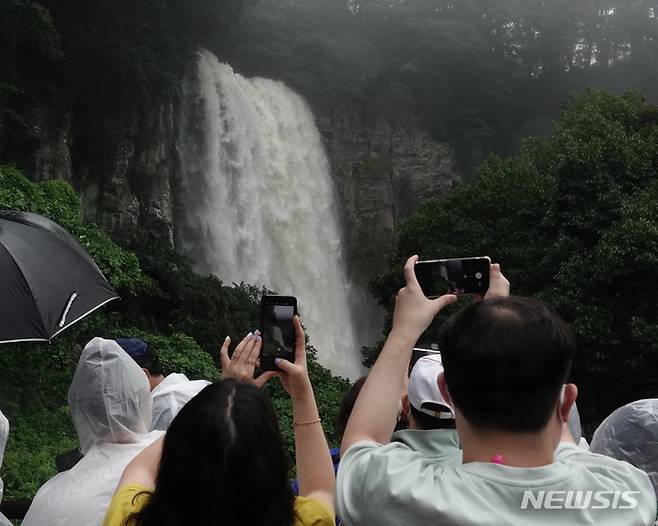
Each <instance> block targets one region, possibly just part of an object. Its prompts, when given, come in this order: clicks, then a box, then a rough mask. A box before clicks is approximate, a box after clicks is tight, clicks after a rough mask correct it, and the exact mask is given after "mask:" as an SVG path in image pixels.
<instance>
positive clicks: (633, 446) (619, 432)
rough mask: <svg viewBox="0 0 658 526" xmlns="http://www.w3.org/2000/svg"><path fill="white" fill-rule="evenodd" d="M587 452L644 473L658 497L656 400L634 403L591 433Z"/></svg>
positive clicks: (618, 410) (657, 401) (657, 402)
mask: <svg viewBox="0 0 658 526" xmlns="http://www.w3.org/2000/svg"><path fill="white" fill-rule="evenodd" d="M590 451H591V452H592V453H599V454H601V455H606V456H608V457H612V458H616V459H618V460H625V461H626V462H629V463H630V464H633V465H634V466H635V467H636V468H639V469H641V470H643V471H644V472H645V473H646V474H647V475H649V478H650V479H651V483H652V484H653V488H654V490H655V491H656V492H657V493H658V398H650V399H646V400H637V401H635V402H631V403H630V404H626V405H625V406H622V407H620V408H619V409H617V410H616V411H614V412H613V413H612V414H611V415H610V416H608V417H607V418H606V419H605V420H604V421H603V423H602V424H601V425H600V426H599V427H598V428H597V430H596V431H595V432H594V436H593V437H592V443H591V444H590Z"/></svg>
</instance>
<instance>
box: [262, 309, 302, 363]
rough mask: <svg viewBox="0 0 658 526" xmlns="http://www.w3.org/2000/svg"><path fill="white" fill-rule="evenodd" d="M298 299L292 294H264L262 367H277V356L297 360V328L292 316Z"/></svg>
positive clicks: (295, 311)
mask: <svg viewBox="0 0 658 526" xmlns="http://www.w3.org/2000/svg"><path fill="white" fill-rule="evenodd" d="M296 313H297V300H296V299H295V298H293V297H292V296H263V300H262V303H261V314H262V316H261V329H260V330H261V333H262V338H263V346H262V348H261V358H260V362H261V367H260V368H261V369H263V370H273V369H277V367H276V365H275V364H274V359H275V358H285V359H286V360H288V361H290V362H294V361H295V328H294V326H293V324H292V318H293V316H295V314H296Z"/></svg>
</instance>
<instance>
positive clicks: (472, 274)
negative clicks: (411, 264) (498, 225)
mask: <svg viewBox="0 0 658 526" xmlns="http://www.w3.org/2000/svg"><path fill="white" fill-rule="evenodd" d="M490 267H491V259H489V257H488V256H483V257H468V258H454V259H434V260H429V261H418V262H416V266H415V269H414V271H415V273H416V278H417V279H418V283H419V284H420V288H421V289H422V290H423V293H424V294H425V296H427V297H428V298H437V297H439V296H442V295H443V294H480V295H484V294H485V293H486V292H487V289H488V288H489V272H490Z"/></svg>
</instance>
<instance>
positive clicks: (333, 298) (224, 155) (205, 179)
mask: <svg viewBox="0 0 658 526" xmlns="http://www.w3.org/2000/svg"><path fill="white" fill-rule="evenodd" d="M183 90H184V94H183V103H182V107H181V120H180V123H181V126H180V130H179V137H178V148H179V154H180V174H179V177H178V183H179V184H178V187H179V188H178V192H179V196H180V198H179V199H178V202H179V203H185V204H184V207H182V210H180V213H179V214H178V216H179V218H178V223H179V225H178V232H177V244H178V248H179V249H180V250H181V251H182V252H183V253H184V254H186V255H188V256H190V257H191V259H192V260H193V261H194V262H195V265H196V268H197V270H198V271H200V272H205V273H213V274H215V275H216V276H218V277H219V278H220V279H222V280H223V281H224V282H228V283H231V282H235V283H240V282H246V283H252V284H255V285H258V286H262V285H264V286H266V287H267V288H269V289H271V290H274V291H276V292H277V293H278V294H283V295H293V296H296V297H297V299H298V302H299V310H300V313H301V314H302V318H303V321H304V325H305V326H306V327H307V329H308V331H309V335H310V338H311V344H312V345H313V346H314V347H316V348H317V349H318V353H319V358H320V361H321V362H322V363H323V364H324V365H326V366H327V367H329V368H330V369H331V370H332V371H333V372H334V373H336V374H341V375H343V376H348V377H351V378H355V377H357V376H358V375H359V374H360V373H361V370H362V369H361V366H360V361H361V354H360V345H359V344H358V343H357V339H358V338H357V337H356V331H355V327H354V322H353V316H352V309H351V308H350V294H351V293H352V292H353V289H352V287H351V285H350V284H349V282H348V280H347V278H346V275H345V265H344V257H343V252H342V244H341V236H340V228H339V222H338V219H337V210H336V207H335V205H334V191H333V187H332V180H331V175H330V171H329V162H328V160H327V156H326V153H325V151H324V148H323V145H322V141H321V138H320V134H319V132H318V130H317V128H316V126H315V121H314V119H313V114H312V113H311V111H310V109H309V108H308V106H307V104H306V102H305V101H304V100H303V99H302V98H301V97H300V96H298V95H297V94H295V93H294V92H293V91H292V90H290V89H289V88H288V87H287V86H286V85H285V84H283V83H282V82H278V81H273V80H267V79H262V78H253V79H247V78H244V77H242V76H240V75H238V74H236V73H234V72H233V70H232V69H231V67H230V66H228V65H226V64H222V63H220V62H219V61H218V60H217V58H216V57H215V56H214V55H213V54H211V53H210V52H208V51H201V52H200V53H199V59H198V69H197V71H196V76H191V77H189V78H186V79H185V81H184V82H183Z"/></svg>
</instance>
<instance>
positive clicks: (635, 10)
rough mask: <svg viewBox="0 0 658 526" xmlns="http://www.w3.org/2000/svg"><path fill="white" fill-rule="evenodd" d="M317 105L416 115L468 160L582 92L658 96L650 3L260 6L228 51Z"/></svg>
mask: <svg viewBox="0 0 658 526" xmlns="http://www.w3.org/2000/svg"><path fill="white" fill-rule="evenodd" d="M225 53H228V56H229V58H230V61H231V63H233V64H234V65H235V66H238V67H239V68H241V69H244V70H246V71H248V72H250V73H254V74H262V75H266V76H272V77H275V78H283V79H285V80H287V81H288V82H289V83H290V84H292V85H293V86H294V87H295V88H297V89H299V90H300V91H301V92H302V93H304V95H305V96H306V97H307V98H308V99H309V100H311V101H313V103H314V105H315V107H316V108H319V109H322V108H325V107H326V106H327V105H329V106H330V107H335V108H339V111H340V109H342V110H343V111H345V110H346V108H352V107H355V108H356V109H357V111H358V112H359V114H360V115H362V117H364V118H365V119H371V120H374V119H377V118H378V117H380V116H382V115H385V116H386V117H387V118H389V119H392V120H393V122H395V116H396V115H401V114H402V115H407V116H408V115H417V116H418V117H419V118H420V119H421V120H422V122H423V123H424V124H425V126H426V128H427V129H428V130H429V131H430V132H431V133H432V135H433V136H434V137H436V138H438V139H442V140H445V141H449V142H451V143H452V144H454V145H455V147H456V149H457V154H458V155H459V157H460V159H461V160H462V161H464V163H465V164H467V165H468V164H472V163H474V162H477V161H478V160H480V159H482V158H483V157H485V156H486V154H487V152H488V151H490V150H493V151H497V152H503V153H506V152H511V151H513V149H515V148H516V147H517V146H518V141H519V139H520V138H521V137H523V136H525V135H527V134H529V133H535V132H537V131H542V132H544V131H548V127H549V125H550V120H551V119H553V118H554V117H556V116H557V113H558V111H559V105H560V104H561V102H562V100H563V99H564V97H565V96H566V94H567V93H569V92H570V91H572V90H573V89H576V88H580V87H584V86H585V85H587V84H598V85H600V84H605V85H608V86H613V87H624V86H625V87H631V86H635V87H639V88H643V89H646V90H647V91H648V92H650V93H651V95H652V96H653V97H658V91H657V90H656V85H657V82H656V81H658V67H656V60H658V58H657V57H658V6H657V5H656V2H655V0H605V1H602V0H590V1H585V0H579V1H573V0H552V1H549V2H547V1H545V0H502V1H501V0H460V1H454V0H347V1H346V0H301V1H295V2H288V1H282V0H259V1H256V2H252V3H249V4H247V7H246V8H245V13H244V15H243V16H242V17H241V19H240V23H239V24H236V25H235V26H233V27H232V28H231V31H230V32H229V35H228V44H227V46H226V48H225Z"/></svg>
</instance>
